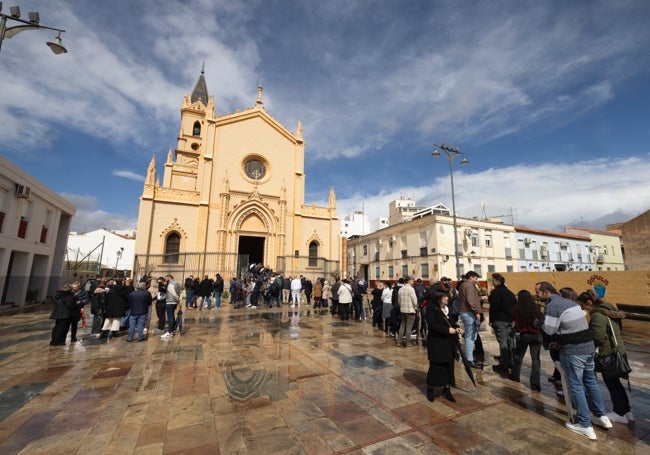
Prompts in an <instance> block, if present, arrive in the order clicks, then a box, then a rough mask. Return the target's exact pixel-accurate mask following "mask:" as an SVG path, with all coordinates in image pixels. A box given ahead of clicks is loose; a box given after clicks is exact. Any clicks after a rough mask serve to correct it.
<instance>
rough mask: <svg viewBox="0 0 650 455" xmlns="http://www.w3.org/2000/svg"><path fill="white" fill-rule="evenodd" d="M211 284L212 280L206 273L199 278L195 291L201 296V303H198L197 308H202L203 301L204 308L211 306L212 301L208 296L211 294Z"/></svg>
mask: <svg viewBox="0 0 650 455" xmlns="http://www.w3.org/2000/svg"><path fill="white" fill-rule="evenodd" d="M213 290H214V289H213V285H212V280H211V279H210V278H208V276H207V275H205V276H204V277H203V279H202V280H201V283H200V284H199V290H198V292H197V293H196V295H198V296H199V297H201V303H200V304H199V310H202V309H203V304H204V303H205V308H206V309H207V310H209V309H210V308H212V303H211V302H210V296H211V295H212V291H213Z"/></svg>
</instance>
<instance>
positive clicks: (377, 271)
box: [375, 266, 380, 280]
mask: <svg viewBox="0 0 650 455" xmlns="http://www.w3.org/2000/svg"><path fill="white" fill-rule="evenodd" d="M379 276H380V275H379V266H376V267H375V280H378V279H379Z"/></svg>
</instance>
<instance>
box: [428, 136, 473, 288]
mask: <svg viewBox="0 0 650 455" xmlns="http://www.w3.org/2000/svg"><path fill="white" fill-rule="evenodd" d="M433 145H435V146H436V147H438V148H439V149H440V150H442V151H443V152H444V154H445V156H446V157H447V160H449V176H450V177H451V210H452V216H453V220H454V257H455V258H456V279H457V280H459V281H460V275H461V273H460V259H459V256H460V252H459V251H458V223H457V220H456V195H455V193H454V167H453V165H452V164H453V162H454V160H455V159H456V157H458V156H462V157H463V158H462V159H461V160H460V164H461V166H465V165H467V164H469V160H468V159H467V158H465V154H464V153H462V152H461V151H460V150H459V149H458V147H456V146H454V145H451V144H442V145H437V144H433ZM431 156H433V157H434V158H439V157H440V152H439V151H438V149H434V150H433V153H432V154H431Z"/></svg>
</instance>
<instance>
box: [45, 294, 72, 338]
mask: <svg viewBox="0 0 650 455" xmlns="http://www.w3.org/2000/svg"><path fill="white" fill-rule="evenodd" d="M74 307H75V303H74V295H73V294H72V287H71V286H70V285H69V284H64V285H63V287H62V288H61V290H60V291H57V292H56V295H55V297H54V308H52V314H50V319H54V321H55V322H54V327H53V328H52V339H51V340H50V346H64V345H65V338H66V337H67V336H68V330H70V323H71V322H72V311H73V310H74Z"/></svg>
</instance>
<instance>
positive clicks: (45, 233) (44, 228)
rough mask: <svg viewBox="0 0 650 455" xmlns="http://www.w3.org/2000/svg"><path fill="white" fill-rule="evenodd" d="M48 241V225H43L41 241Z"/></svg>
mask: <svg viewBox="0 0 650 455" xmlns="http://www.w3.org/2000/svg"><path fill="white" fill-rule="evenodd" d="M45 242H47V226H45V225H43V227H42V228H41V243H45Z"/></svg>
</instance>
